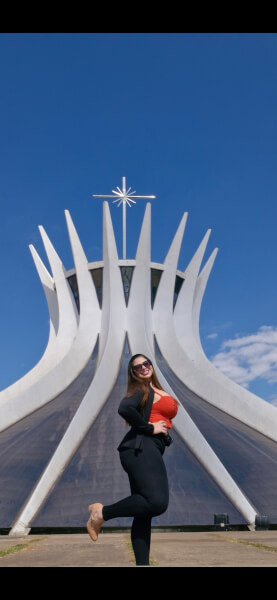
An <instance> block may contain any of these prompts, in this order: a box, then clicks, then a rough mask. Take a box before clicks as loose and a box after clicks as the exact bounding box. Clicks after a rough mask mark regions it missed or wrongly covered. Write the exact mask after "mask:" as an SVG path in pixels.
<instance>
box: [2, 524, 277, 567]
mask: <svg viewBox="0 0 277 600" xmlns="http://www.w3.org/2000/svg"><path fill="white" fill-rule="evenodd" d="M151 565H152V566H153V567H276V566H277V531H270V530H269V531H254V532H253V531H219V532H218V531H209V532H179V531H173V532H169V531H165V532H162V531H154V532H152V542H151ZM0 567H135V563H134V558H133V553H132V548H131V543H130V533H129V532H127V533H124V532H123V533H122V532H120V533H101V534H100V536H99V538H98V541H97V542H96V543H93V542H92V541H91V540H90V538H89V536H88V535H87V534H85V533H84V534H82V533H81V534H79V533H78V534H46V535H43V534H42V535H29V536H26V537H22V538H12V537H9V536H6V535H1V536H0Z"/></svg>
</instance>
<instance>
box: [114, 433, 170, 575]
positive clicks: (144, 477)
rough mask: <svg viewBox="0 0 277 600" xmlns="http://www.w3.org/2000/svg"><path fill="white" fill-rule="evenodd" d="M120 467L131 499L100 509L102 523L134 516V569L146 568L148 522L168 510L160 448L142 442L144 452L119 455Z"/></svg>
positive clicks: (149, 440)
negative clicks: (125, 475) (124, 472)
mask: <svg viewBox="0 0 277 600" xmlns="http://www.w3.org/2000/svg"><path fill="white" fill-rule="evenodd" d="M120 458H121V463H122V466H123V468H124V470H125V471H126V472H127V474H128V477H129V481H130V487H131V496H128V497H127V498H124V499H123V500H120V501H119V502H116V503H114V504H111V505H109V506H104V507H103V519H104V520H105V521H106V520H109V519H112V518H115V517H130V516H133V517H134V520H133V524H132V529H131V541H132V546H133V550H134V554H135V558H136V564H137V565H149V553H150V540H151V520H152V517H153V516H157V515H159V514H162V513H163V512H164V511H165V510H166V509H167V506H168V481H167V473H166V469H165V465H164V462H163V458H162V454H161V451H160V449H159V446H158V445H157V444H156V443H155V442H154V441H153V439H149V438H145V439H144V445H143V451H142V452H139V453H137V454H135V453H134V451H133V450H131V449H128V450H124V451H123V452H122V453H121V456H120Z"/></svg>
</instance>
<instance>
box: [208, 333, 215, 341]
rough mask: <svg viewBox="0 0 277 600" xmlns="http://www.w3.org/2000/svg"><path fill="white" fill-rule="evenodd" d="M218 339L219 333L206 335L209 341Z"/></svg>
mask: <svg viewBox="0 0 277 600" xmlns="http://www.w3.org/2000/svg"><path fill="white" fill-rule="evenodd" d="M217 337H218V333H210V334H209V335H206V338H207V340H214V339H215V338H217Z"/></svg>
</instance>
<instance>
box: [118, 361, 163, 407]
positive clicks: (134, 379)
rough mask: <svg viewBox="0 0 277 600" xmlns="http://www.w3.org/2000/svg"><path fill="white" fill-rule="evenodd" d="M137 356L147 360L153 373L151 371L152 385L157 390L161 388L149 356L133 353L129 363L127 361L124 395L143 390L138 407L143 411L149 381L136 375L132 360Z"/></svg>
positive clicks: (147, 394)
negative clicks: (125, 390) (126, 379)
mask: <svg viewBox="0 0 277 600" xmlns="http://www.w3.org/2000/svg"><path fill="white" fill-rule="evenodd" d="M138 356H142V357H143V358H145V360H148V361H149V362H150V364H151V366H152V369H153V373H152V377H151V380H150V381H151V383H152V385H153V386H154V387H155V388H157V389H158V390H162V389H163V388H162V386H161V384H160V382H159V380H158V377H157V375H156V373H155V369H154V367H153V364H152V361H151V360H150V358H147V356H145V354H134V356H132V357H131V358H130V360H129V363H128V382H127V392H126V397H128V396H132V394H134V393H135V392H137V391H141V392H143V396H142V399H141V403H140V408H141V410H142V412H143V410H144V408H145V406H146V404H147V400H148V396H149V387H148V383H150V381H149V380H147V381H144V380H143V379H141V378H140V377H138V376H137V375H136V373H135V371H134V369H133V362H134V360H135V358H138Z"/></svg>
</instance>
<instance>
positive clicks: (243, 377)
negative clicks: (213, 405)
mask: <svg viewBox="0 0 277 600" xmlns="http://www.w3.org/2000/svg"><path fill="white" fill-rule="evenodd" d="M211 361H212V363H213V364H214V366H215V367H216V368H217V369H219V370H220V371H222V372H223V373H224V374H225V375H226V376H227V377H229V378H230V379H232V380H233V381H235V382H236V383H239V384H240V385H242V386H244V387H246V388H247V387H248V386H249V383H250V382H251V381H254V380H255V379H257V378H261V379H264V380H265V381H267V383H275V382H277V328H276V327H271V326H266V325H265V326H263V327H260V328H259V330H258V331H257V333H254V334H251V335H248V336H242V337H239V335H237V336H236V337H235V338H234V339H230V340H227V341H225V342H223V344H222V345H221V348H220V351H219V352H218V353H217V354H216V355H215V356H213V357H212V359H211Z"/></svg>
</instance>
